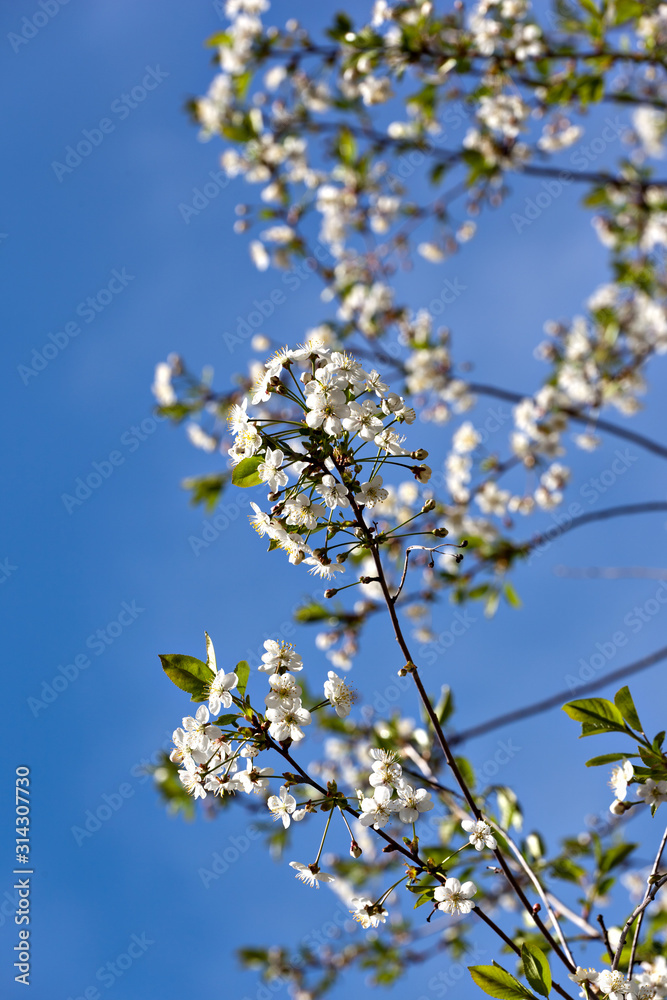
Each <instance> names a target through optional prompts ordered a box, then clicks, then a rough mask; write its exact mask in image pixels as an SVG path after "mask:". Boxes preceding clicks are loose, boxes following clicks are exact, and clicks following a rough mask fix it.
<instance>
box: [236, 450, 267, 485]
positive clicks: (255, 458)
mask: <svg viewBox="0 0 667 1000" xmlns="http://www.w3.org/2000/svg"><path fill="white" fill-rule="evenodd" d="M262 462H263V459H262V458H261V456H260V455H251V456H250V458H242V459H241V461H240V462H239V464H238V465H235V466H234V471H233V472H232V482H233V484H234V486H240V487H241V489H244V490H245V489H247V488H248V487H249V486H259V484H260V483H261V481H262V480H261V479H260V478H259V476H258V475H257V469H258V468H259V466H260V465H261V464H262Z"/></svg>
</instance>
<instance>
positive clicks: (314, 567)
mask: <svg viewBox="0 0 667 1000" xmlns="http://www.w3.org/2000/svg"><path fill="white" fill-rule="evenodd" d="M304 563H305V564H306V565H307V566H310V569H309V570H308V572H309V573H310V574H311V575H312V576H319V577H320V578H321V579H322V580H333V578H334V577H335V575H336V573H344V572H345V567H344V566H343V564H342V563H338V562H332V563H323V562H322V561H321V560H320V559H316V558H315V556H310V557H309V558H308V559H304Z"/></svg>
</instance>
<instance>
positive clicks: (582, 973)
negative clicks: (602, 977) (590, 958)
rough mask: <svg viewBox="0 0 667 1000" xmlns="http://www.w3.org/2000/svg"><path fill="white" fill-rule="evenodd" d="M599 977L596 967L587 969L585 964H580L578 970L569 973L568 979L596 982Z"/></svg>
mask: <svg viewBox="0 0 667 1000" xmlns="http://www.w3.org/2000/svg"><path fill="white" fill-rule="evenodd" d="M597 977H598V973H597V972H596V971H595V969H591V968H588V969H585V968H584V967H583V966H581V965H578V966H577V971H576V972H570V973H568V977H567V978H568V979H571V980H572V982H573V983H594V982H595V980H596V979H597Z"/></svg>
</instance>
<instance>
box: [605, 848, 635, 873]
mask: <svg viewBox="0 0 667 1000" xmlns="http://www.w3.org/2000/svg"><path fill="white" fill-rule="evenodd" d="M636 847H637V845H636V844H614V846H613V847H610V848H609V849H608V850H606V851H605V852H604V854H603V855H602V857H601V858H600V860H599V861H598V868H599V869H600V871H601V872H610V871H611V870H612V868H616V866H617V865H620V864H621V862H623V861H625V859H626V858H627V857H628V855H630V854H632V852H633V851H634V850H635V848H636Z"/></svg>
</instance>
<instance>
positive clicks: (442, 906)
mask: <svg viewBox="0 0 667 1000" xmlns="http://www.w3.org/2000/svg"><path fill="white" fill-rule="evenodd" d="M476 892H477V886H476V885H475V884H474V882H464V883H463V885H461V883H460V882H459V880H458V879H457V878H448V879H447V881H446V882H445V884H444V885H439V886H438V887H437V889H436V890H435V892H434V893H433V895H434V898H435V900H436V903H437V907H438V909H439V910H443V912H444V913H470V911H471V910H472V908H473V905H474V904H473V902H472V897H473V896H474V895H475V893H476Z"/></svg>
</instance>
